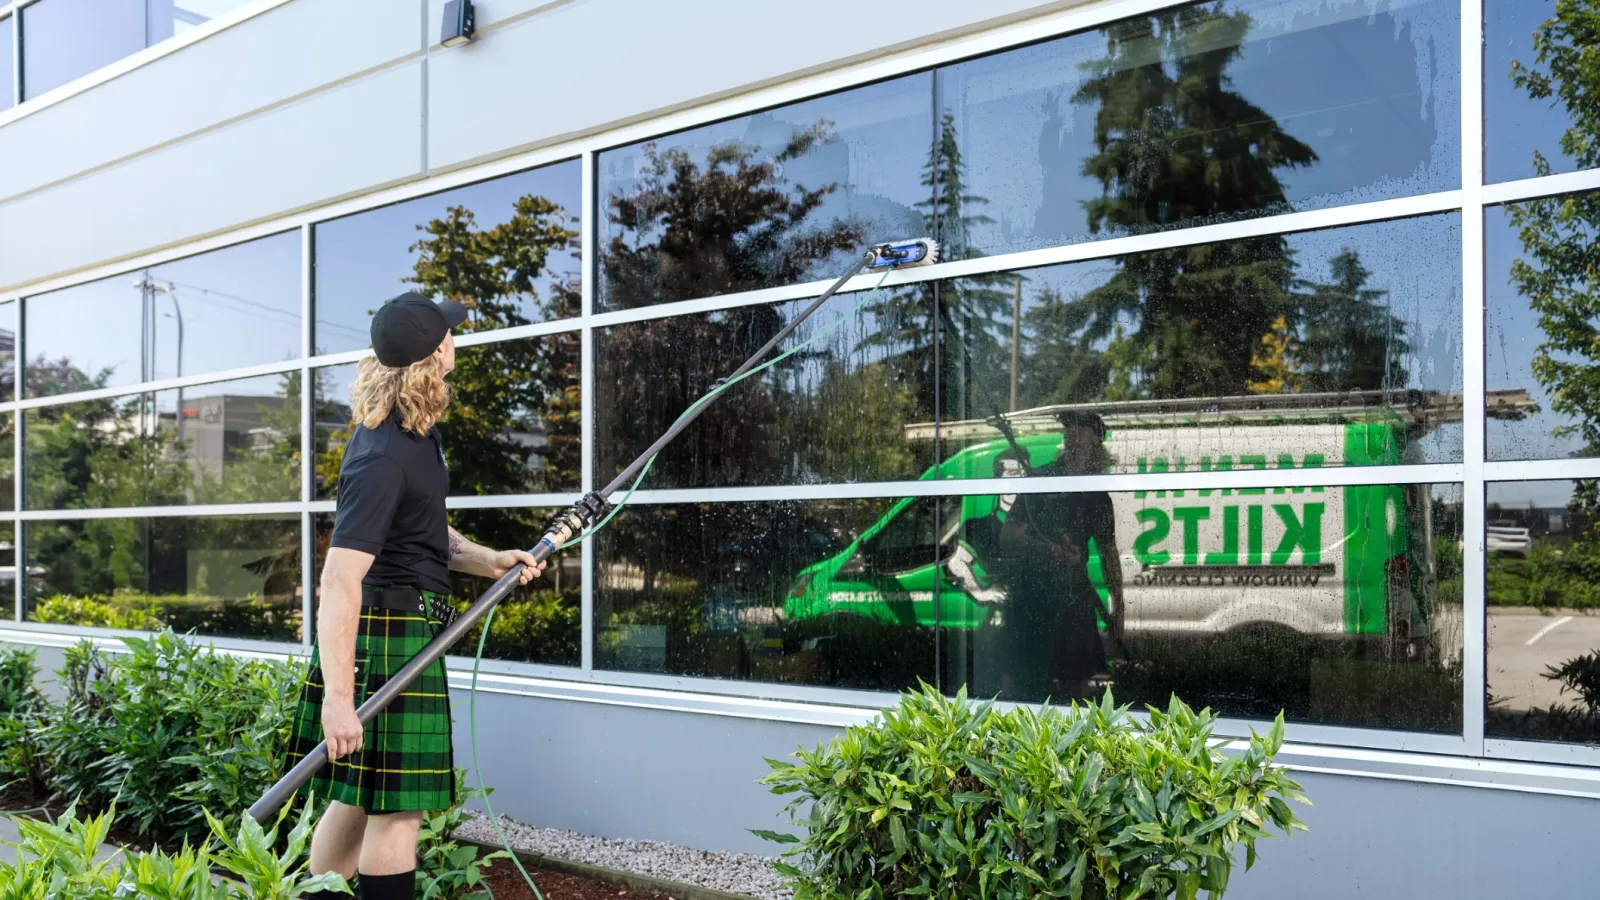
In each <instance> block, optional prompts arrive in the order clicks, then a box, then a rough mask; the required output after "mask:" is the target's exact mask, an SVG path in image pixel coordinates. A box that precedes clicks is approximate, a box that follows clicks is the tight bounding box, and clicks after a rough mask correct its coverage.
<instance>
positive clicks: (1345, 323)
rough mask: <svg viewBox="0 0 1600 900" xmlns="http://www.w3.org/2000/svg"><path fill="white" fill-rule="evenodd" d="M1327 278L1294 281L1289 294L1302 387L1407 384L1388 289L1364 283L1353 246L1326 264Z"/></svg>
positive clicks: (1402, 342) (1403, 347)
mask: <svg viewBox="0 0 1600 900" xmlns="http://www.w3.org/2000/svg"><path fill="white" fill-rule="evenodd" d="M1328 268H1329V270H1330V274H1331V275H1332V280H1330V281H1327V282H1315V281H1309V280H1299V281H1297V282H1296V283H1295V287H1296V288H1297V289H1298V292H1297V294H1296V296H1295V298H1294V300H1295V305H1296V309H1295V313H1296V316H1297V323H1296V324H1297V325H1298V331H1299V337H1298V340H1297V341H1296V345H1295V362H1296V364H1297V365H1296V368H1297V369H1298V370H1299V380H1300V383H1301V385H1300V386H1301V388H1302V389H1304V390H1306V391H1310V392H1312V393H1319V392H1326V391H1377V390H1397V389H1399V388H1403V387H1405V386H1406V382H1407V381H1408V380H1409V378H1410V376H1409V373H1407V372H1406V368H1405V356H1406V354H1407V353H1410V352H1411V344H1410V343H1409V342H1407V341H1406V339H1405V333H1406V323H1405V321H1404V320H1402V319H1399V318H1397V317H1396V316H1394V315H1393V314H1392V313H1390V312H1389V308H1388V304H1387V303H1386V302H1385V300H1384V298H1385V297H1387V296H1388V294H1389V292H1388V291H1385V290H1376V289H1373V288H1369V287H1367V282H1368V280H1369V279H1370V278H1371V277H1372V273H1371V272H1370V271H1368V270H1367V268H1366V267H1365V266H1363V265H1362V264H1361V257H1360V255H1359V254H1357V253H1356V252H1355V251H1354V250H1351V249H1349V248H1346V249H1344V250H1342V251H1340V252H1339V253H1338V254H1337V255H1335V256H1334V257H1333V259H1332V260H1330V261H1329V263H1328Z"/></svg>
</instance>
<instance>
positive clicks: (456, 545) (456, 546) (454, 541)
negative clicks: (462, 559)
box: [450, 532, 464, 559]
mask: <svg viewBox="0 0 1600 900" xmlns="http://www.w3.org/2000/svg"><path fill="white" fill-rule="evenodd" d="M463 540H464V539H463V538H462V537H461V535H459V534H456V533H454V532H451V534H450V558H451V559H455V558H456V556H457V555H458V554H460V553H461V543H462V541H463Z"/></svg>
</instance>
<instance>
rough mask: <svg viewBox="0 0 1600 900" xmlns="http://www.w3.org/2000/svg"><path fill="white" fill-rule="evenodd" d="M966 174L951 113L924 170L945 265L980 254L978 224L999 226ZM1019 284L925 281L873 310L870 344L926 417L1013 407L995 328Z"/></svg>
mask: <svg viewBox="0 0 1600 900" xmlns="http://www.w3.org/2000/svg"><path fill="white" fill-rule="evenodd" d="M965 173H966V164H965V163H964V162H963V161H962V158H961V146H960V142H959V141H958V139H957V133H956V122H955V116H954V115H953V114H951V113H948V112H947V113H945V115H944V118H943V120H942V122H941V124H940V128H939V139H938V140H937V141H935V142H934V144H933V147H932V148H931V149H930V151H929V154H928V160H927V162H926V163H925V164H924V165H923V169H922V184H923V186H924V187H926V188H927V189H928V199H926V200H923V201H920V202H918V203H917V204H916V205H917V207H918V208H920V209H921V210H922V211H923V223H924V227H925V228H927V230H928V231H929V232H930V233H931V234H932V235H933V237H934V238H935V239H936V240H937V241H938V242H939V245H940V248H941V250H940V258H941V259H944V260H951V259H974V258H977V257H979V256H981V255H982V253H981V251H979V250H978V249H977V248H976V247H974V246H972V242H971V241H970V239H969V237H968V235H969V234H970V232H971V230H972V229H973V228H974V227H975V226H978V225H983V224H988V223H991V222H993V219H991V218H989V217H988V216H986V215H983V214H982V213H980V212H976V209H977V208H979V207H982V206H984V205H986V204H987V203H988V202H989V201H988V200H986V199H985V198H983V197H980V196H978V195H976V194H973V193H970V192H969V191H968V190H967V188H966V183H965ZM1014 279H1015V276H1013V275H1006V274H994V275H976V276H968V277H964V278H956V279H949V280H946V281H928V282H920V283H918V284H915V285H911V286H908V287H905V288H899V289H891V290H889V291H887V292H886V294H885V296H884V299H882V300H880V301H877V302H875V303H874V304H873V305H872V307H871V311H872V312H873V313H874V314H875V315H877V316H878V320H879V328H878V330H877V332H876V333H875V334H874V335H872V336H870V337H869V338H868V339H867V340H865V341H864V342H863V344H864V345H865V346H868V347H873V348H878V349H880V350H882V351H883V352H885V353H887V354H888V355H889V360H890V364H891V366H892V367H893V369H894V371H895V373H896V377H897V379H898V380H899V381H901V382H902V383H905V384H908V385H909V386H910V387H911V390H912V391H913V393H914V395H915V397H916V399H917V407H918V410H919V412H920V414H922V415H928V414H930V413H932V412H934V411H935V410H936V409H937V410H938V412H939V414H941V415H949V416H953V417H956V418H966V417H967V415H968V413H969V411H971V410H979V411H983V412H985V413H988V412H998V411H1001V410H1004V409H1006V408H1007V405H1008V403H1009V390H1010V388H1009V382H1008V381H1007V379H1006V374H1007V373H1008V372H1009V371H1010V369H1009V364H1008V363H1007V362H1006V361H1005V360H1006V354H1005V352H1004V347H1003V345H1002V343H1001V340H1000V338H999V336H998V335H997V333H996V331H995V329H996V328H997V327H999V326H1000V324H1002V323H1003V321H1004V320H1005V318H1006V317H1007V316H1008V315H1009V309H1010V292H1009V291H1008V290H1003V289H1001V287H1000V286H1001V285H1005V286H1007V287H1009V286H1010V285H1011V284H1012V283H1013V282H1014ZM935 360H937V364H936V363H935ZM936 397H938V398H939V402H938V403H935V398H936Z"/></svg>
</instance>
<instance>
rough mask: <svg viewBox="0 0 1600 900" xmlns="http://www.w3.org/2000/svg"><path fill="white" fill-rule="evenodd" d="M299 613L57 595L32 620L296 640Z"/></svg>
mask: <svg viewBox="0 0 1600 900" xmlns="http://www.w3.org/2000/svg"><path fill="white" fill-rule="evenodd" d="M300 613H301V610H300V605H299V603H298V602H295V601H292V600H290V601H284V600H271V599H267V598H263V597H257V596H249V597H242V598H224V597H213V596H208V595H205V594H143V593H130V594H105V595H97V596H93V597H79V596H74V595H71V594H56V595H54V596H50V597H46V598H43V599H42V600H40V601H39V602H38V604H37V605H36V606H34V608H33V612H32V613H31V614H30V615H31V617H32V619H33V621H36V622H42V623H45V624H50V625H83V626H89V627H95V628H121V629H126V630H129V631H161V630H162V629H168V628H170V629H172V630H173V631H176V632H178V633H179V634H183V633H188V632H195V633H200V634H208V635H226V636H231V637H249V638H261V639H264V640H296V639H298V638H299V637H300Z"/></svg>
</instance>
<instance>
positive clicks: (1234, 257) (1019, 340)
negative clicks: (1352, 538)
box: [897, 214, 1462, 478]
mask: <svg viewBox="0 0 1600 900" xmlns="http://www.w3.org/2000/svg"><path fill="white" fill-rule="evenodd" d="M1460 266H1461V234H1460V218H1459V216H1457V215H1454V214H1450V215H1439V216H1428V217H1423V218H1416V219H1404V220H1399V221H1392V222H1380V223H1374V224H1369V225H1358V226H1353V227H1349V228H1339V229H1330V230H1327V231H1316V232H1309V233H1303V234H1291V235H1286V236H1281V237H1279V236H1272V237H1264V238H1250V239H1246V240H1239V241H1230V242H1227V243H1222V244H1208V245H1201V246H1197V247H1184V248H1179V249H1175V250H1158V251H1153V252H1149V253H1141V254H1137V255H1134V256H1128V257H1122V258H1120V259H1106V260H1093V261H1090V262H1082V263H1071V264H1066V265H1059V266H1052V267H1049V268H1043V269H1032V270H1027V271H1023V272H1019V273H1006V274H999V275H992V276H980V277H972V278H963V279H957V280H954V281H951V282H946V283H945V284H944V285H943V287H942V291H941V293H940V295H939V297H938V304H939V307H938V308H939V309H940V317H941V318H942V320H943V322H944V326H943V334H944V335H945V342H944V347H943V353H942V354H941V366H942V368H941V370H940V374H941V375H942V379H941V384H940V393H941V399H942V403H943V405H944V407H945V410H946V417H945V419H944V421H943V422H942V423H941V426H940V432H939V433H940V437H941V438H942V441H943V446H944V448H945V452H946V456H945V460H944V463H943V470H942V471H941V473H940V477H946V478H991V477H994V476H995V475H996V474H997V472H996V471H995V469H994V466H995V464H996V460H995V456H996V453H997V452H999V451H1000V450H1003V449H1007V448H1009V447H1011V444H1010V442H1009V441H1008V440H1007V439H1006V438H1005V437H1004V436H1003V433H1002V431H1000V430H999V429H998V427H997V426H996V425H995V423H994V422H993V420H992V418H991V417H994V416H996V415H999V414H1005V415H1006V416H1007V417H1008V418H1009V419H1011V420H1012V421H1011V425H1010V427H1011V429H1012V434H1013V436H1014V437H1015V438H1016V439H1017V441H1018V444H1017V446H1016V447H1015V448H1013V453H1015V452H1017V451H1020V452H1023V453H1026V454H1027V456H1028V457H1029V462H1030V465H1031V466H1033V467H1041V466H1047V465H1050V464H1052V463H1056V462H1057V456H1058V451H1059V450H1060V449H1061V447H1062V440H1063V434H1069V435H1071V436H1074V437H1077V436H1081V435H1080V433H1082V435H1088V438H1087V439H1088V440H1089V444H1088V445H1087V446H1086V447H1084V448H1078V449H1082V450H1083V452H1082V453H1077V456H1076V458H1074V459H1071V460H1064V461H1063V464H1064V465H1065V466H1066V468H1065V469H1063V470H1061V472H1060V474H1067V473H1073V472H1078V473H1090V472H1117V473H1138V472H1159V471H1183V470H1185V469H1188V470H1197V469H1198V470H1206V469H1228V468H1252V467H1254V468H1268V467H1273V468H1281V467H1287V466H1291V465H1292V466H1294V467H1305V466H1311V467H1319V466H1346V465H1387V464H1396V463H1412V462H1453V461H1457V460H1460V459H1461V453H1462V430H1461V424H1460V423H1461V385H1462V375H1461V275H1460ZM932 290H933V289H932V288H931V287H929V288H925V289H924V291H923V292H924V293H925V294H928V293H931V291H932ZM897 296H898V297H901V298H904V297H907V296H909V295H906V294H900V295H897ZM931 301H932V298H931V297H929V298H927V299H925V300H923V301H922V303H923V304H924V305H930V304H931ZM1012 411H1014V412H1012ZM1063 414H1066V415H1068V416H1069V417H1074V416H1075V417H1076V422H1077V424H1075V425H1073V426H1072V427H1069V428H1067V429H1066V430H1065V431H1063V420H1062V419H1061V418H1060V417H1061V416H1062V415H1063ZM1097 428H1098V429H1100V430H1101V431H1103V435H1102V437H1103V440H1102V441H1101V443H1103V444H1104V448H1103V453H1102V452H1100V451H1096V450H1094V444H1095V442H1094V440H1093V435H1092V434H1091V432H1093V431H1094V430H1095V429H1097ZM906 430H907V433H908V437H919V438H931V437H932V436H933V432H934V426H933V423H932V422H929V421H926V420H925V421H923V422H920V423H909V424H908V425H907V428H906ZM1075 452H1076V451H1075Z"/></svg>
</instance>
